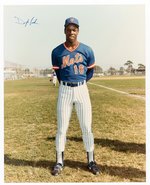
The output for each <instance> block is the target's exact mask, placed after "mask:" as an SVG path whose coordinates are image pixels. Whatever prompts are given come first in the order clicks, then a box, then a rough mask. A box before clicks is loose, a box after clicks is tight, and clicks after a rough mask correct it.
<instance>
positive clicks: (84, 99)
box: [56, 82, 94, 152]
mask: <svg viewBox="0 0 150 185" xmlns="http://www.w3.org/2000/svg"><path fill="white" fill-rule="evenodd" d="M73 103H74V104H75V109H76V112H77V116H78V119H79V123H80V127H81V130H82V138H83V142H84V146H85V149H86V151H87V152H91V151H93V150H94V138H93V133H92V131H91V123H92V111H91V101H90V97H89V92H88V88H87V84H86V82H84V84H82V85H80V86H77V87H70V86H67V85H63V84H62V82H61V83H60V86H59V94H58V102H57V134H56V151H57V152H63V151H64V150H65V144H66V133H67V129H68V126H69V121H70V117H71V113H72V108H73Z"/></svg>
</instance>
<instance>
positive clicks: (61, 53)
mask: <svg viewBox="0 0 150 185" xmlns="http://www.w3.org/2000/svg"><path fill="white" fill-rule="evenodd" d="M52 65H53V69H54V70H55V71H56V74H57V78H58V80H59V81H65V82H81V81H84V80H87V74H88V73H87V72H88V70H90V69H92V68H93V67H94V66H95V57H94V53H93V51H92V49H91V48H90V47H89V46H87V45H85V44H83V43H79V45H78V46H77V47H76V48H75V49H74V50H73V51H70V50H69V49H68V48H66V46H65V44H60V45H59V46H57V47H56V48H55V49H54V50H53V51H52Z"/></svg>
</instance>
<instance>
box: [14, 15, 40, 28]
mask: <svg viewBox="0 0 150 185" xmlns="http://www.w3.org/2000/svg"><path fill="white" fill-rule="evenodd" d="M14 18H15V20H16V22H15V23H17V24H21V25H24V26H25V27H26V26H31V25H33V24H38V22H37V19H36V18H35V17H32V18H31V19H27V20H23V19H21V18H19V17H17V16H15V17H14Z"/></svg>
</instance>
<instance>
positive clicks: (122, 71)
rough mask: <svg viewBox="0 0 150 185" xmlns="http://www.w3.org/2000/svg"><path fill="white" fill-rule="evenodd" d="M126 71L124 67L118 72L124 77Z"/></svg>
mask: <svg viewBox="0 0 150 185" xmlns="http://www.w3.org/2000/svg"><path fill="white" fill-rule="evenodd" d="M124 71H125V69H124V67H120V69H119V71H118V72H119V74H120V75H123V74H124Z"/></svg>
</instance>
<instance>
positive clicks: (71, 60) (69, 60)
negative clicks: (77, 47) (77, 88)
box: [61, 53, 83, 69]
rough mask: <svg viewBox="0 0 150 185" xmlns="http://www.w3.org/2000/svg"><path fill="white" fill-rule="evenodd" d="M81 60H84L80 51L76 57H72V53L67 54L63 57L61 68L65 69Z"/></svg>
mask: <svg viewBox="0 0 150 185" xmlns="http://www.w3.org/2000/svg"><path fill="white" fill-rule="evenodd" d="M79 62H83V57H82V55H81V54H80V53H77V54H76V55H75V57H74V58H70V55H67V56H64V57H63V58H62V65H61V68H62V69H63V68H65V67H67V66H70V65H73V64H77V63H79Z"/></svg>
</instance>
